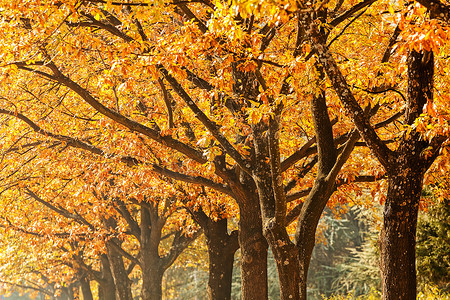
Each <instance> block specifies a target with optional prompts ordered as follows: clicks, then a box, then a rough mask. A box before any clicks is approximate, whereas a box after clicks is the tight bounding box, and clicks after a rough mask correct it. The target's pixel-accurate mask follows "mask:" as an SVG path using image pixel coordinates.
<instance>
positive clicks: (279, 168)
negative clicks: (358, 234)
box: [0, 0, 450, 300]
mask: <svg viewBox="0 0 450 300" xmlns="http://www.w3.org/2000/svg"><path fill="white" fill-rule="evenodd" d="M419 2H420V4H416V3H410V2H407V3H406V2H405V3H403V2H402V1H400V2H396V3H392V2H390V1H381V0H380V1H374V0H363V1H361V2H359V3H355V2H354V1H328V2H322V1H309V2H306V3H303V2H295V1H287V0H286V1H285V0H277V1H252V0H245V1H244V0H240V1H231V2H229V1H219V0H218V1H209V0H199V1H162V0H161V1H152V2H145V1H140V2H137V1H130V2H115V1H109V0H108V1H103V0H102V1H99V0H95V1H94V0H83V1H75V0H73V1H70V0H68V1H42V0H27V1H15V2H13V3H9V2H8V1H4V2H3V1H2V2H1V3H2V4H1V14H0V15H1V18H2V21H1V24H0V33H1V37H2V38H1V43H2V45H1V50H0V55H1V57H2V63H3V64H2V69H1V87H2V89H1V97H0V103H1V104H0V113H1V115H2V118H1V122H2V126H1V135H2V139H1V142H0V143H1V149H2V153H3V154H2V159H1V176H2V177H1V178H2V183H1V186H2V190H1V192H0V193H1V196H2V197H1V199H2V200H1V201H2V207H3V208H4V210H3V213H2V227H3V228H5V233H4V234H5V236H8V237H11V239H14V238H13V237H15V236H17V234H20V235H21V236H27V240H26V241H27V242H26V243H23V242H20V241H24V240H22V239H19V240H17V241H16V242H15V243H13V245H14V246H8V245H6V247H18V248H17V249H12V248H10V250H11V251H12V252H16V253H18V254H20V253H23V256H24V257H23V258H28V255H29V254H28V253H29V252H30V251H28V250H31V248H29V247H30V246H32V247H33V248H32V249H35V250H33V251H32V252H33V253H35V256H34V260H32V263H31V265H30V269H29V270H26V271H24V273H26V274H19V275H20V276H19V277H22V279H19V277H17V276H15V277H17V278H16V279H14V278H11V279H8V280H5V281H8V282H7V283H11V284H15V285H19V284H22V285H23V281H20V280H23V276H25V275H26V277H27V279H26V280H28V281H30V282H31V281H33V282H35V281H36V280H39V282H40V283H46V284H47V285H49V286H52V284H53V285H54V287H53V288H54V289H58V286H57V285H58V284H57V283H58V282H61V281H60V279H62V278H64V279H65V280H64V281H65V282H72V281H73V280H69V279H68V278H66V277H67V276H69V277H71V278H74V279H76V282H77V284H79V285H80V286H81V289H82V291H83V294H84V299H92V292H91V291H90V288H89V287H90V285H89V281H91V280H95V281H96V282H98V284H99V287H100V288H99V294H100V297H101V298H102V299H117V300H129V299H132V297H133V295H132V282H133V280H134V278H136V279H135V280H136V281H137V282H138V284H139V285H140V287H141V291H140V295H141V296H140V297H141V298H142V299H160V298H161V297H162V292H161V281H162V277H163V274H164V272H165V271H166V270H167V268H168V267H169V266H171V265H172V264H173V263H174V262H175V260H176V259H177V257H178V256H179V255H180V254H181V253H182V251H183V250H184V249H186V247H188V246H189V244H191V243H192V241H193V240H195V238H196V237H197V236H199V235H200V234H201V233H204V235H205V237H206V244H207V248H208V254H209V282H208V296H209V298H210V299H229V298H230V297H231V296H230V295H231V294H230V293H231V292H230V291H231V281H232V280H231V278H232V268H233V261H234V253H235V252H236V250H237V249H238V248H240V251H241V252H240V253H241V256H240V268H241V297H242V299H258V300H260V299H267V295H268V290H267V280H268V279H267V276H268V275H267V253H268V247H269V246H270V248H271V251H272V253H273V255H274V259H275V262H276V266H277V272H278V278H279V283H280V297H281V299H306V297H307V274H308V268H309V265H310V260H311V255H312V251H313V248H314V244H315V237H316V231H317V226H318V224H319V220H320V217H321V215H322V212H323V210H324V208H325V207H326V206H327V205H328V206H330V207H333V206H335V205H336V204H337V203H345V202H347V201H353V200H352V198H351V197H350V195H355V194H356V195H357V194H361V193H366V192H367V189H366V188H365V187H366V186H367V183H374V184H369V187H371V188H372V189H373V192H372V195H373V198H370V199H371V200H368V201H367V203H366V205H370V202H371V201H372V200H373V199H374V198H378V200H379V201H380V202H382V203H384V212H383V220H384V221H383V222H384V223H383V228H382V231H381V234H380V238H379V244H380V249H381V266H380V267H381V274H382V276H381V277H382V291H383V299H413V298H415V296H416V268H415V241H416V235H415V232H416V230H415V229H416V224H417V214H418V210H419V206H420V197H421V191H422V186H423V182H424V180H427V182H429V184H432V185H434V186H436V187H437V188H439V190H440V192H441V194H442V195H443V197H445V196H446V194H445V191H446V186H445V181H444V179H445V178H443V176H439V175H437V174H439V173H441V174H446V172H447V167H448V162H447V159H448V156H447V155H446V153H447V150H446V146H447V143H448V140H447V139H448V133H449V131H448V109H449V107H448V99H449V91H448V89H449V86H450V85H448V72H449V69H448V67H447V66H446V63H447V60H448V43H447V22H448V21H449V18H450V9H449V7H448V6H447V5H446V4H442V3H440V2H430V1H427V0H420V1H419ZM439 154H444V155H442V156H441V157H440V158H439V159H438V161H437V163H435V164H434V165H433V167H432V164H433V162H435V161H436V159H437V158H438V156H439ZM430 167H431V168H432V171H431V172H429V173H428V174H429V175H426V172H427V171H428V170H429V169H430ZM365 184H366V185H365ZM384 190H386V191H384ZM365 199H369V198H365ZM234 224H236V226H235V227H236V228H233V225H234ZM230 228H232V229H231V230H230ZM28 241H29V242H28ZM43 241H45V242H43ZM37 245H39V247H37ZM24 249H25V250H24ZM38 249H40V250H38ZM11 251H10V252H9V253H11ZM25 253H27V254H25ZM19 257H20V255H19ZM49 266H51V267H50V268H49ZM10 272H11V270H10ZM13 277H14V276H13ZM28 277H29V278H28ZM66 279H67V280H66ZM21 282H22V283H21ZM73 282H75V281H73ZM64 288H66V287H64ZM64 288H62V289H59V290H64ZM69 290H71V289H69ZM46 291H49V290H48V289H46ZM50 293H53V292H50ZM67 294H70V292H67Z"/></svg>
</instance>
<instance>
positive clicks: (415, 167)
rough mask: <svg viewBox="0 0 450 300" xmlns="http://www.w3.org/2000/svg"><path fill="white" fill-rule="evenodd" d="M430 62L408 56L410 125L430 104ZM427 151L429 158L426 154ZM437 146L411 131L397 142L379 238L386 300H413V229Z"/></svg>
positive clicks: (423, 57)
mask: <svg viewBox="0 0 450 300" xmlns="http://www.w3.org/2000/svg"><path fill="white" fill-rule="evenodd" d="M433 74H434V58H433V53H432V52H426V51H424V52H420V53H419V52H416V51H414V50H411V51H410V53H409V55H408V99H407V100H408V101H407V109H406V113H405V115H406V116H405V119H406V122H407V124H409V125H412V124H413V123H414V121H415V120H416V118H417V117H419V115H420V114H421V113H422V110H423V107H424V105H425V104H426V103H427V102H428V101H432V100H433ZM426 149H428V150H429V151H428V152H427V153H428V154H427V155H425V151H424V150H426ZM438 150H439V143H437V144H435V146H434V147H432V146H431V145H430V144H429V143H428V142H427V141H424V140H422V137H421V136H420V134H418V133H417V132H415V131H414V130H413V131H412V132H410V133H409V134H408V135H407V136H406V137H404V138H403V140H402V141H401V143H400V145H399V147H398V149H397V151H396V154H397V155H396V158H395V167H396V168H395V169H394V170H393V171H391V172H390V174H389V175H388V183H389V187H388V193H387V198H386V203H385V206H384V224H383V230H382V233H381V235H380V247H381V273H382V280H381V283H382V290H383V297H382V298H383V299H384V300H391V299H392V300H393V299H400V300H409V299H416V292H417V291H416V290H417V281H416V264H415V262H416V251H415V246H416V226H417V214H418V210H419V201H420V195H421V192H422V187H423V178H424V174H425V172H426V171H427V169H428V168H429V166H430V165H431V163H432V162H433V161H434V159H435V157H436V155H437V153H438Z"/></svg>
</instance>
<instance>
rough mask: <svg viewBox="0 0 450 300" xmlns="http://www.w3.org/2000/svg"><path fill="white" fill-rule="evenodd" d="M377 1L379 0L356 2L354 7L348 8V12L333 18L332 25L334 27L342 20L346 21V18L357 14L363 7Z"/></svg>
mask: <svg viewBox="0 0 450 300" xmlns="http://www.w3.org/2000/svg"><path fill="white" fill-rule="evenodd" d="M375 1H377V0H364V1H362V2H360V3H358V4H356V5H355V6H353V7H352V8H350V9H349V10H347V11H346V12H344V13H343V14H342V15H340V16H338V17H336V18H335V19H334V20H332V21H331V22H330V25H331V26H333V27H336V26H337V25H339V24H340V23H341V22H343V21H345V20H346V19H348V18H349V17H351V16H352V15H353V14H355V13H356V12H357V11H359V10H361V9H363V8H364V7H367V6H369V5H372V3H374V2H375Z"/></svg>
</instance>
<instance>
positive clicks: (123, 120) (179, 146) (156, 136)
mask: <svg viewBox="0 0 450 300" xmlns="http://www.w3.org/2000/svg"><path fill="white" fill-rule="evenodd" d="M47 67H48V68H50V69H51V70H52V71H53V73H54V76H52V79H53V80H55V81H57V82H59V83H61V84H63V85H65V86H66V87H68V88H69V89H71V90H72V91H74V92H75V93H77V94H78V95H79V96H80V97H81V98H82V99H83V100H84V101H85V102H87V103H88V104H89V105H90V106H91V107H92V108H94V109H95V110H96V111H98V112H99V113H101V114H102V115H104V116H106V117H108V118H110V119H111V120H113V121H115V122H117V123H119V124H122V125H124V126H125V127H127V128H128V129H129V130H131V131H133V132H139V133H141V134H143V135H145V136H147V137H149V138H150V139H152V140H154V141H156V142H158V143H160V144H162V145H165V146H168V147H169V148H172V149H174V150H177V151H179V152H181V153H183V154H184V155H186V156H187V157H189V158H191V159H193V160H195V161H196V162H198V163H201V164H204V163H206V162H207V159H206V158H204V157H203V155H202V153H201V152H200V151H198V150H196V149H194V148H192V147H190V146H189V145H187V144H184V143H182V142H180V141H178V140H175V139H173V138H172V137H171V136H161V135H160V133H159V132H158V131H156V130H154V129H152V128H150V127H147V126H145V125H143V124H141V123H138V122H136V121H134V120H131V119H129V118H127V117H125V116H124V115H122V114H120V113H118V112H116V111H114V110H112V109H109V108H107V107H106V106H104V105H103V104H102V103H100V102H99V101H98V100H97V99H95V98H94V97H93V96H92V95H91V93H90V92H89V91H87V90H86V89H84V88H82V87H81V86H80V85H78V84H77V83H76V82H74V81H73V80H72V79H70V78H69V77H67V76H65V75H64V74H62V73H61V71H60V70H59V69H58V67H57V66H56V65H55V64H54V63H53V62H52V61H51V62H49V63H47Z"/></svg>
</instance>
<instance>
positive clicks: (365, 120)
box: [308, 24, 394, 171]
mask: <svg viewBox="0 0 450 300" xmlns="http://www.w3.org/2000/svg"><path fill="white" fill-rule="evenodd" d="M308 35H309V39H310V41H311V44H312V47H313V49H315V51H316V54H317V55H318V57H319V62H320V63H321V64H322V65H323V67H324V69H325V72H326V73H327V75H328V78H329V79H330V81H331V83H332V85H333V88H334V90H335V91H336V93H337V95H338V96H339V98H340V100H341V102H342V103H343V105H344V108H345V109H346V111H347V114H348V115H350V117H351V118H352V120H353V122H354V123H355V126H356V127H357V129H358V131H359V132H360V134H361V136H362V137H363V138H364V140H365V141H366V143H367V145H368V146H369V147H370V149H371V150H372V151H373V152H374V153H375V155H376V157H377V159H378V160H379V161H380V163H381V164H382V165H383V167H384V168H385V169H386V170H389V171H390V170H391V168H392V166H393V164H392V163H391V162H392V160H393V159H394V154H393V152H392V151H391V150H390V149H389V148H388V147H387V146H386V145H385V143H384V142H383V141H382V140H381V139H380V137H379V136H378V135H377V133H376V132H375V129H374V128H373V127H372V126H371V125H370V118H369V117H368V116H367V115H366V113H365V112H364V111H363V110H362V108H361V107H360V106H359V104H358V102H357V101H356V99H355V97H354V95H353V93H352V92H351V90H350V87H349V85H348V83H347V81H346V79H345V77H344V76H343V75H342V73H341V71H340V70H339V66H338V65H337V63H336V61H335V60H334V58H333V56H332V55H331V53H330V51H329V49H328V47H327V46H326V45H324V44H323V43H320V42H319V41H320V40H321V37H320V34H319V31H318V28H317V26H316V25H314V24H311V26H310V30H308Z"/></svg>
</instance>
